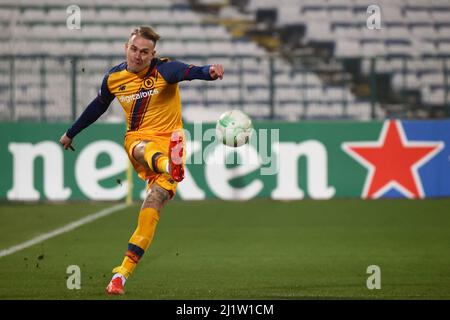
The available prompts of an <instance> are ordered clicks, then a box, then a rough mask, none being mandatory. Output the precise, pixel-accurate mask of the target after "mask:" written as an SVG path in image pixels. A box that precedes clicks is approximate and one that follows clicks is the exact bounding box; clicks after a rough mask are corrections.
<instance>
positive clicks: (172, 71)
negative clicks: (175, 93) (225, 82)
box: [158, 61, 224, 84]
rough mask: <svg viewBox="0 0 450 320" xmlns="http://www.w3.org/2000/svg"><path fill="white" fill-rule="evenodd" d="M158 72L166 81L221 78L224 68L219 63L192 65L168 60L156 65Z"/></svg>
mask: <svg viewBox="0 0 450 320" xmlns="http://www.w3.org/2000/svg"><path fill="white" fill-rule="evenodd" d="M158 71H159V73H160V74H161V75H162V76H163V77H164V79H165V80H166V81H167V82H168V83H171V84H173V83H177V82H180V81H185V80H196V79H198V80H207V81H208V80H209V81H211V80H217V79H220V80H222V78H223V74H224V69H223V66H222V65H221V64H211V65H206V66H194V65H192V64H186V63H183V62H180V61H170V62H166V63H163V64H161V65H159V66H158Z"/></svg>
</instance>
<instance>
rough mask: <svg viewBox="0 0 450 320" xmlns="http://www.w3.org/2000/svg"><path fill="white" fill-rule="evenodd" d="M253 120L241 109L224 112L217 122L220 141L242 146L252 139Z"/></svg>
mask: <svg viewBox="0 0 450 320" xmlns="http://www.w3.org/2000/svg"><path fill="white" fill-rule="evenodd" d="M252 130H253V124H252V120H251V119H250V117H249V116H248V115H246V114H245V113H244V112H242V111H241V110H231V111H227V112H225V113H223V114H222V115H221V116H220V118H219V120H217V124H216V137H217V140H218V141H221V142H222V143H223V144H225V145H227V146H230V147H240V146H242V145H244V144H246V143H247V142H248V141H249V140H250V136H251V134H252Z"/></svg>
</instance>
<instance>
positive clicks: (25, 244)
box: [0, 203, 128, 258]
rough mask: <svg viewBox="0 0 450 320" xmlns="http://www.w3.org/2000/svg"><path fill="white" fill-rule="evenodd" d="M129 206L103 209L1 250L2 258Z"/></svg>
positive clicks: (123, 204) (0, 256) (123, 205)
mask: <svg viewBox="0 0 450 320" xmlns="http://www.w3.org/2000/svg"><path fill="white" fill-rule="evenodd" d="M127 206H128V205H127V204H125V203H122V204H119V205H116V206H113V207H110V208H106V209H103V210H101V211H98V212H96V213H93V214H90V215H88V216H86V217H84V218H81V219H79V220H76V221H74V222H71V223H69V224H66V225H65V226H63V227H61V228H58V229H55V230H53V231H50V232H47V233H44V234H41V235H39V236H37V237H35V238H33V239H30V240H28V241H26V242H23V243H20V244H18V245H15V246H12V247H10V248H7V249H3V250H0V258H2V257H4V256H7V255H10V254H13V253H16V252H18V251H20V250H23V249H26V248H28V247H31V246H34V245H35V244H38V243H41V242H43V241H45V240H48V239H50V238H53V237H56V236H59V235H60V234H63V233H66V232H69V231H72V230H74V229H76V228H78V227H81V226H82V225H85V224H87V223H90V222H92V221H95V220H97V219H100V218H103V217H106V216H108V215H110V214H112V213H114V212H117V211H120V210H122V209H124V208H126V207H127Z"/></svg>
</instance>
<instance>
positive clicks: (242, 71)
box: [0, 0, 450, 121]
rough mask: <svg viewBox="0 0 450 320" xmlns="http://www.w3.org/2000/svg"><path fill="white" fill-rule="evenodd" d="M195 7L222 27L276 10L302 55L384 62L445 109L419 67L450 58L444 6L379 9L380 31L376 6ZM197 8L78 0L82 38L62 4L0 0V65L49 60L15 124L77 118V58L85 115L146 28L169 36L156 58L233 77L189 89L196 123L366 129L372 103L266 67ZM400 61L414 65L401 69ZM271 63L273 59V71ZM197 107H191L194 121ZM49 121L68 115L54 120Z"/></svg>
mask: <svg viewBox="0 0 450 320" xmlns="http://www.w3.org/2000/svg"><path fill="white" fill-rule="evenodd" d="M194 2H196V3H198V4H200V5H203V6H209V5H211V6H215V8H222V10H219V11H218V13H217V14H216V16H217V17H220V16H221V11H222V12H226V14H227V17H229V18H233V16H236V19H240V18H242V17H243V16H245V17H250V18H251V19H252V21H253V22H255V23H256V22H257V21H256V16H257V12H258V10H263V9H265V10H274V11H275V12H276V13H277V15H276V21H275V26H276V28H277V30H282V29H283V28H286V27H288V26H292V25H301V26H303V27H304V28H305V33H304V35H302V36H299V37H300V38H301V39H299V40H300V42H301V43H302V45H303V46H305V47H311V48H314V47H315V46H322V45H323V44H327V45H329V46H330V48H332V57H333V58H336V59H341V60H342V59H349V58H357V57H363V58H368V59H369V58H371V57H377V58H380V59H379V61H377V65H376V71H377V72H385V73H390V74H391V78H390V81H391V84H392V87H393V88H394V89H395V90H403V89H405V86H406V88H409V89H415V90H419V87H421V86H425V87H426V88H425V89H423V90H421V92H420V93H421V94H422V95H423V102H424V103H427V101H432V102H433V104H436V103H437V104H439V103H443V102H444V101H445V97H444V96H445V93H444V95H443V94H442V93H441V91H442V90H443V91H444V92H445V87H443V83H444V81H443V75H444V73H443V69H442V63H441V61H440V60H438V58H436V59H434V60H433V59H431V60H430V61H431V63H429V65H423V64H424V63H425V62H423V61H422V60H421V59H420V57H422V56H429V57H430V56H431V57H432V56H441V57H445V56H448V55H450V32H449V31H450V2H448V1H444V0H443V1H441V0H433V1H430V2H427V3H424V2H422V1H412V0H395V1H380V0H379V1H376V2H377V3H378V4H380V5H381V6H382V8H383V29H382V30H369V29H368V28H367V27H366V19H367V16H368V14H367V11H366V10H367V7H368V6H369V5H371V4H372V3H371V2H373V1H368V0H367V1H366V0H333V1H331V0H314V1H312V0H304V1H303V0H302V1H300V0H279V1H277V2H274V1H272V0H249V1H244V2H243V3H242V4H240V5H239V6H237V7H236V8H235V9H234V10H228V9H230V5H229V4H228V3H229V2H228V1H219V0H217V1H216V0H201V1H194ZM190 3H192V1H191V2H188V1H170V0H152V1H141V0H132V1H126V0H118V1H114V2H111V1H107V0H95V1H92V0H89V1H88V0H82V1H77V4H78V5H79V6H80V8H81V10H82V11H81V19H82V27H81V30H70V29H68V28H67V27H66V18H67V13H66V5H65V4H61V1H57V0H36V1H33V4H32V5H29V4H28V5H27V4H25V3H24V2H17V1H10V0H5V1H2V3H1V4H0V24H1V25H2V26H3V27H4V28H3V29H4V32H2V34H1V35H0V37H1V39H2V41H3V44H2V46H1V47H0V55H2V56H8V55H19V56H20V55H22V56H29V55H30V54H36V55H41V56H46V57H47V58H46V59H43V60H42V59H37V60H36V63H35V65H36V66H37V69H36V71H35V72H32V73H28V76H27V77H23V78H20V77H16V79H14V81H15V91H17V90H18V89H17V88H21V89H24V88H26V90H27V92H28V93H29V94H28V96H29V98H28V100H23V101H21V103H20V104H21V105H23V106H24V107H23V108H22V109H21V110H22V111H20V112H17V113H16V114H15V115H14V117H15V119H17V118H18V117H22V114H26V112H25V111H23V110H28V109H30V110H31V109H33V108H34V109H36V110H38V111H39V110H41V109H43V110H44V111H45V112H41V111H42V110H41V111H39V112H38V111H34V112H31V111H30V115H32V116H30V117H31V118H33V117H37V116H38V115H39V117H47V116H48V117H49V118H50V120H51V119H52V118H54V117H58V119H59V118H61V117H63V118H64V117H67V116H71V115H72V111H71V107H70V101H71V98H70V97H71V79H72V78H71V72H72V71H71V64H70V62H71V60H68V59H69V58H68V57H70V56H72V55H75V56H80V58H81V60H80V61H79V63H78V65H77V68H78V69H77V70H76V71H77V74H76V76H77V77H78V80H77V83H78V84H79V87H78V90H77V102H78V104H77V110H76V111H77V113H79V112H81V110H82V109H83V107H84V105H85V104H86V103H88V102H89V99H91V98H92V96H93V95H95V92H96V91H97V89H98V87H99V85H100V81H101V75H102V74H103V73H104V72H105V71H106V70H107V69H108V68H109V67H110V66H111V65H113V63H116V62H117V61H120V59H119V58H120V56H122V55H123V45H124V39H126V37H127V36H128V34H129V32H130V30H131V28H132V27H134V26H136V25H139V24H150V25H153V26H155V27H156V29H157V31H158V32H159V33H160V34H161V35H162V36H163V40H162V41H161V42H160V43H159V44H158V47H157V51H158V53H159V54H160V55H162V56H169V57H172V58H178V59H181V60H186V61H188V62H190V63H196V64H206V63H212V62H221V63H223V64H224V66H225V70H226V77H225V78H224V80H223V81H222V82H219V83H214V84H213V85H212V84H204V83H202V82H195V81H194V82H191V83H183V84H181V87H182V88H183V90H182V91H181V92H182V99H183V104H184V110H185V112H186V114H188V116H187V118H189V119H190V120H193V119H197V120H199V119H202V117H203V113H202V112H199V110H203V111H204V112H206V113H208V114H217V112H213V113H211V112H209V111H210V109H211V108H216V109H217V110H225V109H227V108H231V107H245V108H247V109H248V110H249V112H250V113H251V115H252V116H254V117H256V118H265V117H267V116H268V115H270V114H271V112H272V111H271V106H272V107H274V108H275V112H274V114H275V116H276V117H277V118H280V119H285V120H290V121H295V120H298V119H302V118H306V119H309V118H327V117H329V118H335V117H339V118H355V119H369V118H370V113H371V104H370V103H368V102H367V97H358V96H356V95H355V93H354V92H353V90H351V85H350V84H349V83H348V82H347V83H340V84H339V83H329V81H327V80H325V79H324V77H323V76H321V75H320V72H316V71H315V70H314V68H311V67H307V66H304V65H302V64H300V65H297V66H296V65H295V64H294V65H292V64H290V63H287V62H285V61H283V60H282V59H281V58H279V57H275V58H270V55H269V53H268V52H267V51H266V50H265V49H263V48H262V47H260V46H259V45H258V44H257V43H256V42H254V41H252V40H250V38H246V37H244V38H242V37H241V38H239V39H236V38H234V37H233V36H232V34H231V33H230V32H228V30H227V29H226V28H225V26H224V25H221V24H218V23H216V22H211V16H212V15H213V14H212V13H204V12H202V11H195V10H194V9H193V7H191V6H190ZM214 21H217V20H214ZM252 21H250V22H252ZM62 57H65V59H66V60H65V61H64V62H63V65H64V67H62V66H61V65H59V64H58V63H59V61H61V59H62ZM102 57H103V58H102ZM403 57H409V58H411V60H410V61H407V62H406V63H403V60H401V58H403ZM397 58H398V59H397ZM269 59H274V64H273V69H271V66H270V63H269ZM368 59H365V60H363V61H362V64H361V72H362V75H365V76H367V75H368V74H369V73H370V60H368ZM396 59H397V60H396ZM433 61H434V62H433ZM11 63H12V62H11ZM11 63H8V62H2V67H1V68H0V72H1V74H0V78H1V79H2V80H1V81H0V106H1V107H0V116H2V117H3V115H2V114H3V113H4V112H3V111H2V110H9V108H8V106H9V104H10V103H11V102H10V100H11V99H10V94H9V91H10V89H9V85H10V81H9V80H7V79H8V74H9V73H10V70H11V68H14V70H15V73H16V74H20V73H26V72H27V68H26V67H25V66H24V65H22V64H17V63H15V64H14V65H11ZM439 64H440V65H439ZM81 65H82V66H83V70H84V71H82V72H80V70H81V69H80V66H81ZM438 65H439V66H438ZM271 74H273V81H272V80H271ZM58 76H59V78H58ZM42 79H44V84H42V82H41V81H42ZM444 80H445V79H444ZM42 86H43V87H44V88H45V100H44V99H42V97H41V95H42V94H40V93H39V92H40V90H41V87H42ZM436 86H439V87H437V88H436ZM271 92H273V94H274V95H273V99H272V98H271ZM443 97H444V98H443ZM441 98H443V99H441ZM439 99H441V100H439ZM116 105H117V102H115V106H116ZM36 106H38V107H36ZM39 108H40V109H39ZM190 108H193V109H192V112H190V111H189V109H190ZM34 109H33V110H34ZM62 109H64V110H62ZM112 109H113V110H112V111H109V113H108V117H109V116H110V117H111V118H114V119H116V118H117V115H118V114H120V112H117V110H119V111H120V108H115V107H114V108H112ZM18 110H19V109H18ZM52 110H53V111H58V112H59V111H60V112H59V114H58V112H52ZM193 110H196V112H193ZM357 110H359V111H357ZM375 111H376V114H377V115H380V116H382V115H383V110H382V109H381V108H380V105H379V104H377V105H376V110H375ZM2 112H3V113H2ZM59 115H62V116H61V117H59ZM108 117H106V118H108Z"/></svg>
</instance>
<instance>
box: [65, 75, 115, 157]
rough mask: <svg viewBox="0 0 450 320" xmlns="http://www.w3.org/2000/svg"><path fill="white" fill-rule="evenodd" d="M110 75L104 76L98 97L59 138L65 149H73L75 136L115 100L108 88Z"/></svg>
mask: <svg viewBox="0 0 450 320" xmlns="http://www.w3.org/2000/svg"><path fill="white" fill-rule="evenodd" d="M108 76H109V74H107V75H105V77H104V78H103V82H102V86H101V88H100V91H99V92H98V95H97V97H96V98H95V99H94V100H92V101H91V103H90V104H89V105H88V106H87V107H86V109H85V110H84V111H83V113H82V114H81V115H80V116H79V117H78V119H77V120H76V121H75V122H74V123H73V125H72V126H71V127H70V128H69V129H68V130H67V131H66V132H65V133H64V134H63V135H62V136H61V138H60V139H59V142H60V143H61V144H62V145H63V147H64V149H65V150H67V149H69V148H70V149H72V150H73V147H72V141H73V139H74V138H75V136H76V135H77V134H78V133H80V132H81V131H82V130H83V129H85V128H86V127H88V126H90V125H91V124H92V123H94V122H95V121H96V120H97V119H98V118H100V116H101V115H102V114H103V113H105V111H106V110H108V107H109V105H110V104H111V101H113V100H114V95H113V94H112V93H111V92H110V91H109V88H108Z"/></svg>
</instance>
